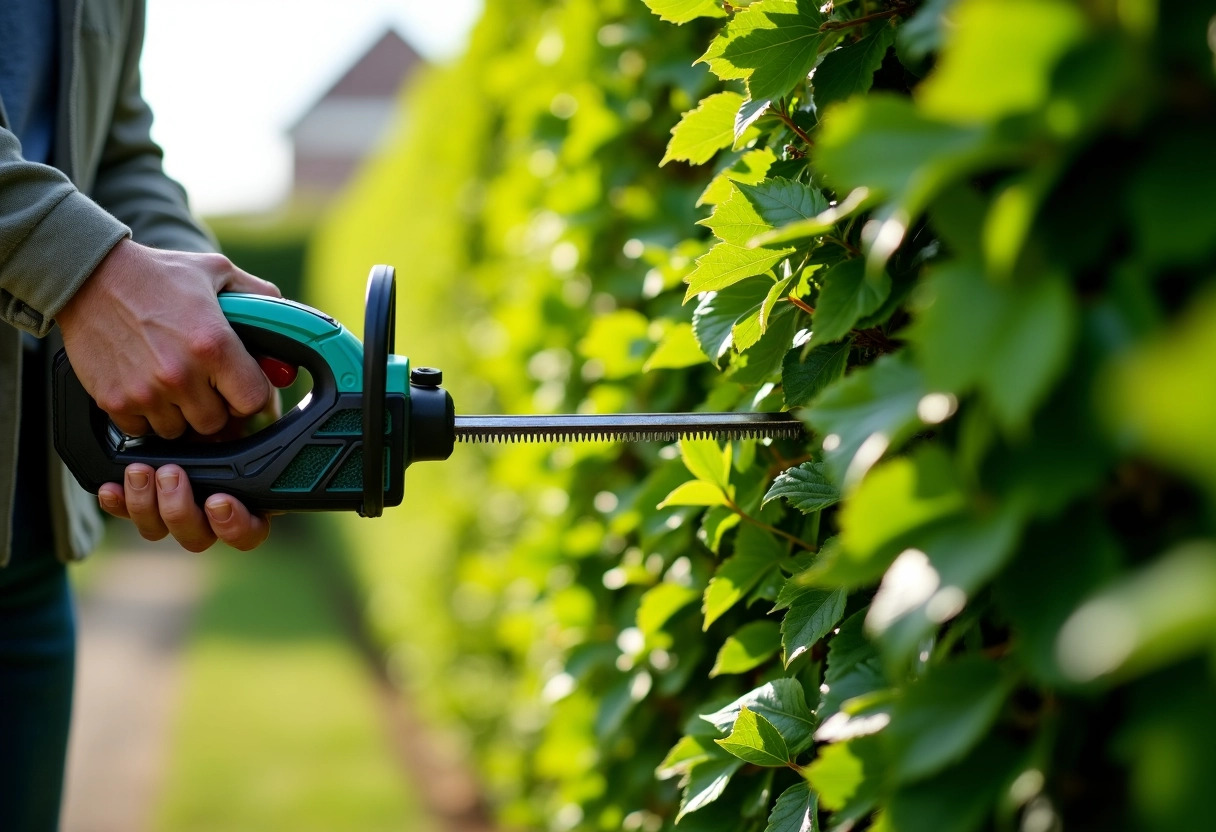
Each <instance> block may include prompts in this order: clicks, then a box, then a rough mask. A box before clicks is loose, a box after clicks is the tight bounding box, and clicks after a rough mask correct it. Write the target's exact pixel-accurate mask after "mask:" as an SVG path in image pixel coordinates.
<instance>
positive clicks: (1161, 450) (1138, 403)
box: [1101, 289, 1216, 494]
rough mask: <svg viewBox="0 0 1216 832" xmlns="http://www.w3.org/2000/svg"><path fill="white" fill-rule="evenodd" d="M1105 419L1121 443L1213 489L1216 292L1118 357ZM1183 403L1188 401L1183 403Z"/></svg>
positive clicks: (1215, 474)
mask: <svg viewBox="0 0 1216 832" xmlns="http://www.w3.org/2000/svg"><path fill="white" fill-rule="evenodd" d="M1114 364H1115V366H1114V367H1112V368H1111V372H1110V374H1109V376H1108V377H1107V379H1106V381H1107V382H1108V383H1107V385H1106V388H1105V390H1104V391H1103V392H1104V393H1105V395H1104V396H1103V402H1102V403H1103V404H1104V405H1105V407H1103V408H1101V410H1102V411H1103V413H1102V416H1103V419H1104V420H1105V421H1106V422H1107V423H1108V424H1110V425H1111V426H1112V427H1113V428H1114V429H1115V431H1116V433H1117V434H1118V435H1120V436H1121V438H1123V439H1124V441H1125V442H1127V443H1128V444H1130V445H1132V446H1133V447H1135V448H1137V449H1138V450H1140V451H1141V452H1142V453H1146V454H1148V455H1149V456H1151V457H1153V458H1154V459H1157V460H1160V461H1161V462H1163V463H1165V464H1166V465H1168V466H1169V467H1171V468H1173V469H1174V470H1176V471H1180V472H1182V473H1184V474H1186V475H1188V476H1190V477H1192V478H1194V479H1195V480H1197V481H1198V482H1200V483H1202V484H1203V485H1204V486H1205V487H1206V488H1207V489H1208V492H1209V493H1212V494H1216V430H1213V429H1212V426H1213V425H1216V385H1213V384H1206V383H1204V384H1197V383H1196V380H1197V379H1211V378H1214V377H1216V292H1213V291H1212V290H1210V289H1209V290H1207V291H1206V292H1202V293H1200V294H1199V296H1198V297H1197V298H1196V299H1195V300H1194V301H1193V302H1192V303H1191V304H1190V306H1189V307H1188V308H1187V309H1186V310H1185V312H1184V313H1183V314H1182V316H1181V317H1180V319H1179V320H1178V321H1177V323H1175V324H1174V326H1173V327H1171V329H1170V331H1169V333H1168V334H1166V335H1165V336H1163V337H1158V338H1156V339H1152V340H1147V341H1145V342H1144V343H1143V344H1142V345H1140V346H1138V347H1137V348H1135V349H1133V350H1130V351H1128V352H1127V353H1125V354H1123V355H1121V356H1119V358H1118V359H1117V360H1116V361H1115V362H1114ZM1182 403H1185V406H1182Z"/></svg>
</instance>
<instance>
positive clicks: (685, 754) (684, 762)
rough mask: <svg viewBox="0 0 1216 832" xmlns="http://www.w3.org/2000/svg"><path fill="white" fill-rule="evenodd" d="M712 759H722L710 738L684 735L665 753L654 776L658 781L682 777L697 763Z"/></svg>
mask: <svg viewBox="0 0 1216 832" xmlns="http://www.w3.org/2000/svg"><path fill="white" fill-rule="evenodd" d="M713 759H722V754H721V753H720V752H719V751H718V746H716V745H714V741H713V738H712V737H708V736H695V735H691V734H686V735H684V736H682V737H680V740H679V742H677V743H676V744H675V745H674V746H672V749H671V750H670V751H668V752H667V756H666V757H664V758H663V762H661V763H659V767H658V768H657V769H655V773H654V776H655V777H657V778H658V779H660V780H668V779H670V778H672V777H675V776H677V775H680V776H683V775H686V774H688V772H689V770H690V769H691V768H692V767H693V766H695V765H696V764H697V763H703V762H706V761H708V760H713Z"/></svg>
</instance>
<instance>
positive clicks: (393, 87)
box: [288, 29, 425, 133]
mask: <svg viewBox="0 0 1216 832" xmlns="http://www.w3.org/2000/svg"><path fill="white" fill-rule="evenodd" d="M424 63H425V59H423V57H422V56H421V55H419V54H418V52H417V51H415V49H414V47H412V46H410V45H409V43H407V42H406V41H405V39H404V38H402V37H401V35H399V34H397V32H396V31H394V30H393V29H389V30H387V31H386V32H385V33H384V34H383V35H381V36H380V39H379V40H378V41H376V42H375V43H374V44H373V45H372V46H371V48H370V49H368V50H367V51H366V52H364V53H363V55H362V57H360V58H359V59H358V60H357V61H355V63H354V65H353V66H351V67H350V69H348V70H347V71H346V72H345V73H344V74H343V75H342V76H341V77H340V78H339V79H338V80H337V81H335V82H334V83H333V85H332V86H331V87H330V88H329V89H328V90H326V91H325V93H324V94H323V95H321V96H320V97H318V98H317V100H316V101H315V102H314V103H313V105H312V106H311V107H309V108H308V109H307V110H305V111H304V113H303V114H302V115H301V116H300V117H299V118H298V119H296V121H295V123H294V124H292V126H291V127H290V129H289V131H288V132H290V133H295V132H296V129H297V128H298V127H299V126H300V124H301V123H302V122H304V121H305V120H307V119H308V117H309V115H311V114H312V113H313V111H315V110H316V109H317V108H318V107H319V106H320V105H321V104H322V103H323V102H325V101H329V100H331V99H340V98H393V97H396V95H397V92H398V91H399V90H400V89H401V85H402V84H403V83H404V82H405V80H406V79H407V78H409V76H410V75H412V74H413V72H414V71H415V70H416V69H417V68H418V67H419V66H421V65H422V64H424Z"/></svg>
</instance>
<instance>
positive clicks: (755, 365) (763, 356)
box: [730, 305, 798, 385]
mask: <svg viewBox="0 0 1216 832" xmlns="http://www.w3.org/2000/svg"><path fill="white" fill-rule="evenodd" d="M797 330H798V315H797V314H796V310H795V309H794V307H793V306H792V305H790V306H786V305H782V306H781V307H780V308H778V309H777V311H776V312H774V313H773V315H772V316H771V317H770V319H769V323H768V328H767V329H766V330H765V331H764V334H763V335H762V336H760V340H759V341H757V342H756V343H755V344H753V345H752V346H751V347H749V348H748V351H747V352H746V353H744V354H742V355H739V356H736V357H735V358H734V359H733V360H732V361H731V370H730V380H731V381H733V382H735V383H737V384H744V385H747V384H767V383H769V382H770V381H772V382H775V381H777V380H779V377H780V374H781V361H782V359H784V358H785V354H786V352H788V351H789V349H790V345H791V344H793V343H794V335H795V334H796V333H797Z"/></svg>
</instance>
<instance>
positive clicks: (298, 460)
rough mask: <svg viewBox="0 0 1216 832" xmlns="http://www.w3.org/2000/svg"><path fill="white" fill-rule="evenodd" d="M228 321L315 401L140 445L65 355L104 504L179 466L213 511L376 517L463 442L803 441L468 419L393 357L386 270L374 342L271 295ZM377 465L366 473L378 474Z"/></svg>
mask: <svg viewBox="0 0 1216 832" xmlns="http://www.w3.org/2000/svg"><path fill="white" fill-rule="evenodd" d="M219 302H220V308H221V309H222V310H223V312H224V314H225V316H227V318H228V321H229V323H230V324H231V325H232V327H233V329H234V330H236V332H237V334H238V335H239V336H240V337H241V340H242V341H243V342H244V343H245V346H246V348H247V349H248V350H249V352H250V353H252V354H254V355H263V356H271V357H273V358H275V359H279V360H281V361H285V362H288V363H291V364H295V365H298V366H300V367H303V368H304V369H305V370H307V371H308V373H309V374H310V375H311V376H312V381H313V387H312V390H311V392H310V393H309V394H308V395H307V396H306V397H305V399H304V401H302V402H301V403H300V405H299V406H298V407H296V408H293V409H292V410H291V411H290V412H289V413H287V414H286V415H284V416H283V417H282V418H280V419H279V420H278V421H276V422H275V423H274V424H273V425H270V426H269V427H266V428H264V429H263V430H261V431H258V432H257V433H255V434H253V435H252V436H248V437H245V438H242V439H236V440H230V441H224V442H187V441H182V440H166V439H161V438H159V437H156V436H146V437H129V436H125V435H123V434H122V433H121V432H120V431H118V429H117V428H115V427H114V425H113V423H112V422H111V421H110V419H109V417H108V416H106V414H105V413H104V412H103V411H102V410H101V409H100V408H98V407H97V405H96V403H95V402H94V401H93V400H92V399H91V398H90V397H89V395H88V393H86V392H85V390H84V388H83V387H82V386H81V384H80V381H79V379H78V378H77V377H76V374H75V372H74V371H73V370H72V365H71V363H70V362H69V361H68V359H67V355H66V353H64V352H62V351H61V352H60V353H59V355H57V356H56V358H55V364H54V435H55V447H56V449H57V450H58V451H59V454H60V456H61V457H62V458H63V460H64V462H65V463H67V466H68V468H69V469H70V470H71V471H72V473H73V475H74V476H75V477H76V479H77V481H79V482H80V484H81V486H83V487H84V488H85V489H87V490H88V491H91V492H92V493H94V494H96V493H97V491H98V489H99V488H100V487H101V486H102V485H103V484H104V483H107V482H121V481H122V476H123V469H125V468H126V466H127V465H129V464H131V463H135V462H140V463H145V464H147V465H151V466H153V467H158V466H161V465H165V464H168V463H175V464H177V465H180V466H182V468H184V469H185V471H186V473H187V475H188V476H189V477H190V482H191V485H192V486H193V488H194V493H195V496H196V498H197V499H198V500H199V501H200V502H201V501H203V500H205V499H206V498H207V497H208V496H210V495H211V494H215V493H220V492H222V493H225V494H231V495H232V496H234V497H236V498H237V499H239V500H241V501H242V502H243V503H245V505H247V506H249V507H250V508H252V509H255V510H261V511H330V510H354V511H358V512H360V513H361V514H363V515H365V516H368V517H375V516H378V515H379V514H381V512H382V511H383V508H384V506H386V505H388V506H395V505H398V504H399V503H400V502H401V500H402V498H403V496H404V493H405V469H406V468H407V467H409V465H410V464H411V463H413V462H418V461H423V460H442V459H447V458H448V457H449V456H450V455H451V453H452V448H453V445H454V443H455V442H456V441H458V440H460V441H473V442H482V441H511V442H515V441H530V440H557V441H580V440H594V439H601V440H614V439H615V440H625V441H639V440H660V441H674V440H676V439H679V438H682V437H689V436H706V437H714V438H719V439H738V438H763V437H774V438H776V437H795V436H797V435H798V434H799V433H801V431H802V423H801V422H799V421H798V420H796V419H794V418H793V417H791V416H790V415H789V414H787V413H672V414H605V415H546V416H456V415H455V409H454V407H453V404H452V398H451V396H450V395H448V393H447V391H446V390H444V389H443V387H442V386H440V385H441V383H442V380H443V379H442V374H441V373H440V372H439V371H438V370H436V369H433V368H430V367H417V368H414V369H412V370H411V368H410V362H409V359H408V358H406V357H405V356H400V355H394V354H393V330H394V325H395V317H396V312H395V281H394V275H393V269H392V268H391V267H389V266H376V267H375V268H374V269H372V274H371V277H370V278H369V280H368V286H367V308H366V312H365V319H364V338H365V342H364V343H361V342H360V341H359V339H358V338H356V337H355V336H354V335H353V334H352V333H351V332H350V331H349V330H348V329H346V328H345V327H344V326H342V324H340V323H338V322H337V321H336V320H334V319H333V318H331V317H329V316H328V315H326V314H325V313H323V312H320V311H318V310H316V309H313V308H311V307H309V306H305V305H303V304H300V303H296V302H294V301H290V300H282V299H278V298H269V297H265V296H262V295H245V294H229V293H225V294H222V295H220V298H219ZM369 459H371V460H378V464H373V465H366V464H365V462H366V460H369Z"/></svg>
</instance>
